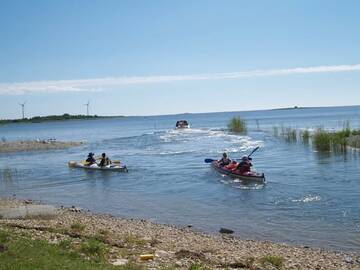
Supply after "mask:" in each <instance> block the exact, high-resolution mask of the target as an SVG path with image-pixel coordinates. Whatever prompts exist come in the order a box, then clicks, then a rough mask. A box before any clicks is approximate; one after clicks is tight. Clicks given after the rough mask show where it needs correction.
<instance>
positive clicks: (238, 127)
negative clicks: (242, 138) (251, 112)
mask: <svg viewBox="0 0 360 270" xmlns="http://www.w3.org/2000/svg"><path fill="white" fill-rule="evenodd" d="M228 129H229V130H230V131H231V132H236V133H246V131H247V126H246V122H245V120H243V119H241V118H240V117H239V116H238V117H233V118H232V119H231V120H230V122H229V124H228Z"/></svg>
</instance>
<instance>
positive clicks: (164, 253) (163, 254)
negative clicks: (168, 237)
mask: <svg viewBox="0 0 360 270" xmlns="http://www.w3.org/2000/svg"><path fill="white" fill-rule="evenodd" d="M155 256H156V257H161V258H169V257H171V256H172V254H171V253H170V252H167V251H165V250H157V251H155Z"/></svg>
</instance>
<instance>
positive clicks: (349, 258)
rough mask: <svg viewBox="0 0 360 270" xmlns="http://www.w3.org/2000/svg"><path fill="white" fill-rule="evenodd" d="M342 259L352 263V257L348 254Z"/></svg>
mask: <svg viewBox="0 0 360 270" xmlns="http://www.w3.org/2000/svg"><path fill="white" fill-rule="evenodd" d="M344 261H345V262H346V263H354V260H353V258H351V257H350V256H346V257H345V259H344Z"/></svg>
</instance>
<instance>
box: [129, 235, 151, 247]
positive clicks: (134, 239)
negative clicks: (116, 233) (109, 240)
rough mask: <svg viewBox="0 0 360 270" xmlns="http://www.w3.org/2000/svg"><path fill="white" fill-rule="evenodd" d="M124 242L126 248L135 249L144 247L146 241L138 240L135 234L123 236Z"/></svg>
mask: <svg viewBox="0 0 360 270" xmlns="http://www.w3.org/2000/svg"><path fill="white" fill-rule="evenodd" d="M124 241H125V243H126V246H130V247H137V246H140V247H142V246H145V245H146V244H147V243H148V241H146V240H144V239H142V238H140V237H139V236H137V235H135V234H131V233H129V234H126V235H125V236H124Z"/></svg>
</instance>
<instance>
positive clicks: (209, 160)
mask: <svg viewBox="0 0 360 270" xmlns="http://www.w3.org/2000/svg"><path fill="white" fill-rule="evenodd" d="M213 161H215V159H211V158H205V160H204V162H205V163H211V162H213Z"/></svg>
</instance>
